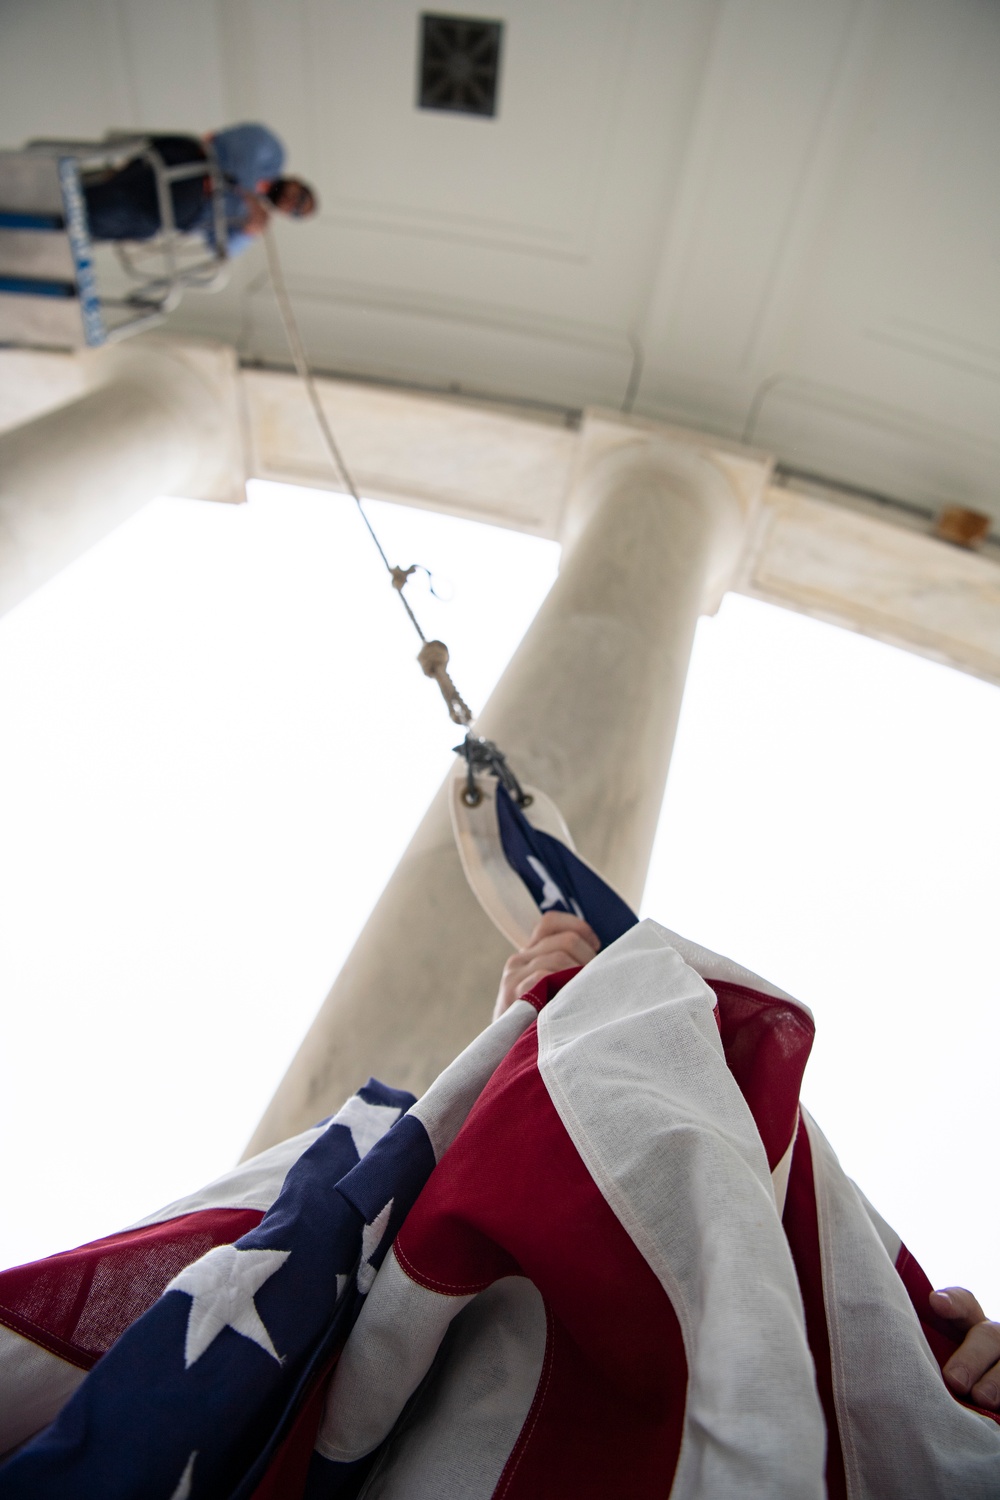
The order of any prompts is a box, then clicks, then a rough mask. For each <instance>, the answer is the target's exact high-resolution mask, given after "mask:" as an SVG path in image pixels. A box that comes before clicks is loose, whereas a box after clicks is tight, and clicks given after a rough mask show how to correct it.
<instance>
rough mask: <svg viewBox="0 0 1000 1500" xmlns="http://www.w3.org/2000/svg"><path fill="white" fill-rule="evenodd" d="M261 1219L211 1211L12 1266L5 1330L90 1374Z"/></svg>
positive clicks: (1, 1293)
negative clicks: (165, 1295) (191, 1268)
mask: <svg viewBox="0 0 1000 1500" xmlns="http://www.w3.org/2000/svg"><path fill="white" fill-rule="evenodd" d="M263 1217H264V1215H263V1214H262V1213H261V1212H260V1210H259V1209H256V1208H206V1209H201V1210H200V1211H199V1212H197V1213H190V1214H182V1215H180V1216H179V1217H178V1218H176V1219H167V1220H166V1221H165V1222H164V1223H162V1224H149V1225H146V1226H145V1227H144V1228H142V1229H126V1230H123V1231H122V1232H121V1233H120V1234H112V1235H108V1236H107V1237H106V1238H105V1239H102V1240H94V1241H92V1242H91V1243H90V1244H89V1245H81V1246H80V1247H79V1248H78V1249H76V1250H65V1251H63V1253H62V1254H60V1255H50V1256H48V1257H47V1259H45V1260H36V1261H31V1262H30V1263H29V1264H28V1265H26V1266H14V1267H13V1268H12V1269H11V1270H9V1271H3V1272H0V1323H3V1324H4V1325H5V1326H6V1327H8V1328H11V1329H13V1330H14V1332H15V1333H20V1334H22V1335H23V1336H24V1337H25V1338H28V1339H31V1340H32V1342H33V1343H36V1344H39V1345H40V1346H41V1347H42V1348H43V1349H48V1350H49V1351H50V1353H52V1354H57V1355H59V1357H60V1358H61V1359H65V1360H68V1361H69V1362H70V1364H74V1365H77V1366H79V1368H80V1369H82V1370H89V1369H90V1368H91V1366H92V1365H94V1364H96V1363H97V1361H98V1360H99V1359H100V1357H101V1355H102V1354H104V1353H106V1352H107V1350H108V1349H110V1347H111V1345H112V1344H113V1343H114V1341H115V1339H117V1338H119V1337H120V1336H121V1335H122V1334H123V1333H124V1332H125V1330H126V1328H128V1326H129V1324H130V1323H134V1322H135V1320H136V1318H138V1317H140V1316H141V1314H142V1313H144V1312H145V1311H146V1309H147V1308H148V1307H151V1306H152V1304H153V1303H154V1302H155V1301H156V1299H157V1298H158V1297H159V1296H160V1293H161V1292H162V1291H163V1289H164V1287H165V1286H166V1285H167V1283H168V1282H169V1281H172V1280H173V1278H174V1277H175V1276H176V1275H177V1273H178V1272H179V1271H182V1270H183V1269H184V1267H185V1266H187V1265H190V1264H191V1262H192V1261H194V1260H198V1259H199V1258H200V1257H201V1256H202V1255H204V1254H205V1253H206V1252H207V1251H209V1250H211V1249H212V1248H213V1247H214V1246H215V1245H228V1244H231V1243H232V1242H233V1240H238V1239H239V1237H240V1235H243V1234H247V1233H248V1232H249V1231H250V1230H251V1229H254V1228H255V1227H256V1226H257V1225H258V1224H259V1223H260V1221H261V1219H262V1218H263Z"/></svg>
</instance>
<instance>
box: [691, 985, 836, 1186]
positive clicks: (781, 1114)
mask: <svg viewBox="0 0 1000 1500" xmlns="http://www.w3.org/2000/svg"><path fill="white" fill-rule="evenodd" d="M706 983H707V984H708V985H709V987H710V989H712V990H713V991H714V993H715V995H716V998H717V1000H718V1002H719V1005H718V1023H719V1032H720V1034H721V1036H722V1047H723V1051H724V1052H725V1054H726V1062H727V1063H728V1064H729V1071H730V1072H731V1073H732V1075H733V1077H734V1078H735V1079H736V1082H737V1083H738V1084H739V1087H740V1092H741V1094H742V1095H743V1097H744V1099H745V1100H746V1101H747V1104H748V1105H749V1106H750V1113H751V1114H752V1115H753V1118H754V1124H755V1125H756V1126H757V1129H758V1130H759V1131H760V1137H761V1140H762V1141H763V1142H764V1150H765V1151H766V1152H767V1164H768V1166H769V1167H770V1168H771V1171H772V1172H773V1171H774V1169H775V1167H776V1166H777V1165H778V1162H779V1161H780V1160H781V1158H782V1157H783V1156H784V1154H785V1152H786V1151H787V1150H788V1147H789V1146H790V1145H791V1142H792V1138H793V1136H794V1134H795V1127H796V1122H797V1120H798V1113H799V1088H800V1086H801V1083H802V1074H803V1073H804V1071H805V1066H806V1063H807V1061H808V1060H809V1053H810V1051H811V1050H812V1044H813V1037H814V1036H815V1032H816V1028H815V1027H814V1026H813V1023H812V1021H811V1020H810V1019H809V1017H808V1016H807V1015H806V1014H805V1013H804V1012H803V1011H801V1010H799V1009H798V1007H797V1006H794V1005H790V1004H789V1003H788V1001H787V1000H779V999H777V997H776V996H773V995H762V994H760V993H759V991H757V990H751V989H747V988H746V986H745V985H742V984H730V983H729V982H728V981H723V980H719V979H713V980H706Z"/></svg>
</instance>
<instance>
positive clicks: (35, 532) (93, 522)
mask: <svg viewBox="0 0 1000 1500" xmlns="http://www.w3.org/2000/svg"><path fill="white" fill-rule="evenodd" d="M99 368H100V371H101V378H100V380H99V383H98V384H97V385H96V386H95V388H94V389H92V390H90V391H88V392H87V393H86V394H85V395H83V396H80V397H79V398H78V399H76V400H75V401H71V402H69V403H68V404H67V405H65V406H61V407H58V408H57V409H56V410H55V411H51V412H47V413H46V414H45V415H44V416H41V417H38V418H36V419H35V420H34V421H31V422H26V423H24V424H23V425H22V426H20V427H15V428H12V429H11V430H9V431H7V432H4V433H0V613H2V612H3V611H4V610H6V609H9V608H11V607H12V606H13V605H14V604H17V603H18V602H19V601H20V600H21V599H23V598H25V597H26V595H28V594H29V593H31V592H32V590H33V589H35V588H37V587H39V585H41V584H43V583H45V582H46V581H47V580H48V579H49V578H51V577H52V576H53V575H54V574H55V573H58V572H59V571H60V569H62V568H64V567H65V566H66V565H67V564H68V563H70V562H72V561H73V559H74V558H75V557H77V556H79V554H80V553H81V552H84V551H86V549H87V548H88V547H90V546H92V545H93V544H94V543H95V542H97V541H99V540H100V539H101V538H102V537H103V536H105V535H106V534H107V533H108V532H109V531H111V530H113V528H114V527H115V526H117V525H119V524H120V523H121V522H122V521H124V520H126V519H127V518H128V517H129V516H130V515H131V514H132V513H133V512H134V511H136V510H138V509H139V508H140V507H141V506H142V505H144V504H145V503H146V501H148V500H151V499H153V498H154V497H155V496H156V495H164V494H183V493H184V492H185V488H186V487H188V486H189V485H190V484H192V483H193V482H194V481H195V480H196V479H197V478H198V477H199V475H200V474H201V473H202V472H203V471H204V470H205V469H206V468H207V467H210V466H211V464H212V450H213V448H215V449H218V448H220V447H223V446H224V445H225V442H226V438H225V437H224V436H222V434H223V431H224V430H225V429H227V426H228V414H227V413H224V412H223V410H222V406H221V402H220V400H219V396H218V392H217V390H215V389H212V388H211V386H210V384H209V383H208V382H207V381H206V380H204V379H202V378H201V376H200V375H199V374H198V373H197V371H196V370H195V369H194V368H193V366H192V365H191V364H190V363H187V362H185V361H184V360H183V359H180V358H177V357H175V356H174V355H172V353H171V352H170V351H169V349H167V348H165V347H161V346H156V345H150V346H141V345H140V346H139V347H137V348H134V349H128V350H125V349H122V350H121V351H118V350H115V351H109V352H108V355H107V356H102V363H101V365H100V366H99Z"/></svg>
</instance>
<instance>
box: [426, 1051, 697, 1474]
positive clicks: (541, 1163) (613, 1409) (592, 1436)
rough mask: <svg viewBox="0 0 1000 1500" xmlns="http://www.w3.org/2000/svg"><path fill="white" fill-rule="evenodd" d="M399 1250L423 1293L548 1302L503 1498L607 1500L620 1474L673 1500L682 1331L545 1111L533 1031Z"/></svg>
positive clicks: (511, 1056)
mask: <svg viewBox="0 0 1000 1500" xmlns="http://www.w3.org/2000/svg"><path fill="white" fill-rule="evenodd" d="M396 1253H397V1255H398V1256H399V1258H400V1262H401V1264H404V1265H405V1267H406V1270H407V1274H408V1275H411V1276H412V1277H413V1279H414V1280H416V1281H419V1282H420V1283H422V1284H423V1285H424V1286H427V1287H429V1288H432V1289H434V1290H446V1291H449V1292H452V1293H456V1294H459V1293H462V1292H469V1291H476V1290H478V1289H480V1288H482V1287H484V1286H488V1285H490V1284H491V1283H492V1282H493V1281H495V1280H497V1279H498V1278H499V1277H501V1276H509V1275H522V1276H526V1277H528V1279H529V1280H530V1281H532V1282H533V1283H534V1285H535V1286H536V1287H537V1288H538V1290H539V1292H540V1293H541V1294H542V1297H543V1298H544V1301H545V1305H546V1311H547V1314H548V1326H549V1333H548V1340H547V1347H546V1356H545V1367H544V1370H543V1376H542V1379H541V1380H540V1381H539V1386H538V1390H537V1392H536V1397H535V1401H534V1404H533V1406H532V1409H531V1411H530V1413H529V1416H528V1418H527V1420H526V1422H525V1424H524V1427H523V1429H522V1432H521V1435H520V1437H519V1439H518V1442H517V1444H516V1446H515V1448H514V1450H513V1452H512V1453H511V1456H510V1458H509V1460H508V1463H507V1467H506V1468H505V1470H504V1474H503V1476H502V1478H501V1481H500V1484H499V1487H498V1489H497V1491H496V1493H497V1495H498V1496H503V1500H537V1497H538V1496H539V1495H549V1496H554V1495H573V1496H574V1497H575V1500H589V1497H594V1500H597V1497H600V1500H607V1496H608V1495H616V1494H620V1493H621V1486H622V1480H623V1474H627V1487H628V1489H629V1492H630V1493H632V1494H646V1493H650V1494H653V1493H656V1494H660V1493H662V1494H666V1493H667V1492H668V1491H669V1489H670V1485H671V1482H672V1477H673V1474H674V1470H675V1468H676V1463H677V1455H678V1453H679V1451H680V1442H681V1436H682V1432H683V1425H684V1404H685V1398H686V1394H687V1361H686V1359H685V1355H684V1344H683V1339H682V1337H681V1331H680V1326H679V1324H678V1322H677V1318H676V1317H675V1315H674V1310H673V1308H672V1306H671V1304H670V1301H669V1299H668V1297H667V1295H666V1293H665V1292H664V1290H663V1288H662V1287H661V1285H660V1283H659V1282H658V1281H657V1279H656V1277H655V1275H654V1274H653V1272H652V1271H651V1269H650V1267H649V1266H648V1265H647V1263H646V1261H645V1260H644V1259H643V1257H642V1256H641V1255H640V1253H639V1251H638V1250H637V1249H636V1247H635V1245H634V1244H633V1242H632V1240H631V1239H630V1238H629V1236H628V1234H627V1233H626V1231H625V1229H624V1228H623V1227H622V1225H621V1224H620V1223H619V1221H618V1219H617V1218H616V1217H615V1215H614V1213H613V1212H612V1210H611V1209H610V1208H609V1207H608V1204H607V1203H606V1202H605V1200H604V1198H603V1197H602V1196H601V1193H600V1191H599V1189H598V1188H597V1186H596V1184H595V1183H594V1181H593V1179H592V1178H591V1176H590V1173H589V1172H588V1171H587V1169H586V1167H585V1166H584V1164H583V1162H582V1160H581V1159H580V1157H579V1155H578V1154H577V1152H576V1149H575V1147H574V1146H573V1143H572V1141H571V1140H570V1138H569V1136H568V1135H567V1133H566V1130H565V1128H564V1127H563V1124H562V1121H561V1120H560V1119H559V1116H558V1115H557V1113H556V1111H555V1109H554V1107H553V1105H552V1101H551V1099H550V1098H549V1094H548V1091H547V1090H546V1088H545V1085H544V1083H543V1082H542V1079H541V1077H540V1076H539V1073H538V1067H537V1036H536V1032H535V1028H534V1027H533V1026H532V1027H531V1028H529V1030H528V1031H527V1032H526V1033H525V1034H524V1036H523V1037H521V1038H520V1040H519V1041H518V1042H517V1043H516V1044H515V1045H514V1047H513V1048H512V1049H511V1051H510V1052H509V1053H508V1055H507V1057H506V1059H505V1060H504V1062H503V1063H501V1065H500V1067H499V1068H498V1069H497V1071H496V1073H495V1074H494V1075H493V1078H492V1079H491V1081H490V1083H489V1084H488V1085H487V1088H486V1089H485V1090H484V1092H483V1094H482V1095H481V1097H480V1099H479V1100H478V1102H477V1103H476V1105H475V1106H474V1108H473V1109H472V1111H471V1113H470V1115H469V1117H468V1119H467V1120H466V1123H465V1125H464V1126H463V1128H462V1130H461V1131H460V1132H459V1135H458V1137H457V1139H456V1140H455V1143H454V1145H453V1146H452V1147H451V1148H450V1150H449V1151H448V1153H447V1154H446V1155H445V1157H444V1158H443V1160H442V1161H441V1162H440V1164H439V1165H438V1167H437V1168H436V1170H435V1171H434V1173H433V1174H432V1176H431V1178H430V1179H429V1181H428V1183H427V1186H426V1187H425V1188H424V1191H423V1193H422V1194H421V1195H420V1198H419V1199H418V1200H417V1203H416V1205H415V1206H414V1208H413V1209H412V1210H411V1212H410V1215H409V1218H408V1219H407V1220H406V1223H405V1224H404V1225H403V1228H402V1230H401V1231H400V1234H399V1236H398V1238H397V1241H396ZM567 1433H572V1434H573V1443H572V1445H569V1444H567V1441H566V1436H567Z"/></svg>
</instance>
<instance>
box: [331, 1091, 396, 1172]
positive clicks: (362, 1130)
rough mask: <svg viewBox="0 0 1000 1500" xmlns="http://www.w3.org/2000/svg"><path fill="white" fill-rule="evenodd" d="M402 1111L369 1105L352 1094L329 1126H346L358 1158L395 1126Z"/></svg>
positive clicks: (383, 1105) (389, 1105)
mask: <svg viewBox="0 0 1000 1500" xmlns="http://www.w3.org/2000/svg"><path fill="white" fill-rule="evenodd" d="M401 1113H402V1111H401V1110H400V1109H398V1108H397V1107H396V1106H395V1105H393V1104H369V1103H368V1101H367V1099H362V1098H361V1096H360V1094H353V1095H352V1096H351V1098H350V1099H348V1101H347V1103H346V1104H345V1105H344V1107H343V1108H342V1109H339V1110H338V1111H337V1113H336V1114H335V1115H334V1117H333V1119H332V1120H331V1121H330V1124H331V1125H346V1127H347V1129H348V1130H349V1131H350V1132H351V1140H352V1141H353V1142H354V1149H355V1151H356V1152H357V1153H358V1157H359V1158H361V1157H363V1156H367V1154H368V1152H369V1151H370V1150H371V1148H372V1147H373V1146H374V1145H375V1142H376V1141H380V1140H381V1139H382V1137H383V1136H384V1135H385V1133H386V1131H387V1130H388V1129H389V1127H390V1125H395V1123H396V1121H397V1120H398V1119H399V1116H400V1114H401Z"/></svg>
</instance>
